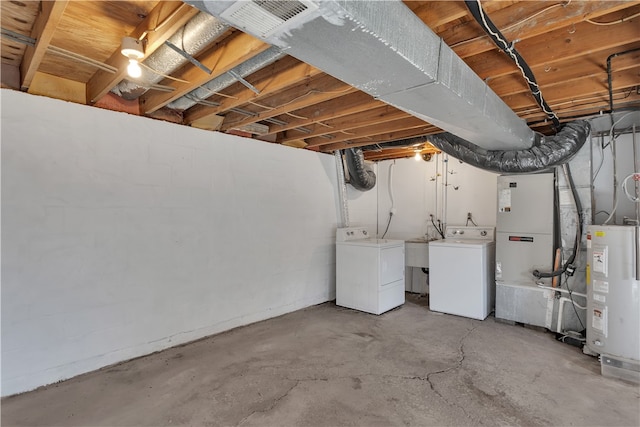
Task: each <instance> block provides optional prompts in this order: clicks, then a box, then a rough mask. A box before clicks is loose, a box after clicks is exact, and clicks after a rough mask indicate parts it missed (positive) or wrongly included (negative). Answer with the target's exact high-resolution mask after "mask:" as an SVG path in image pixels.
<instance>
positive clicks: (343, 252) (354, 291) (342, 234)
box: [336, 227, 404, 314]
mask: <svg viewBox="0 0 640 427" xmlns="http://www.w3.org/2000/svg"><path fill="white" fill-rule="evenodd" d="M336 304H337V305H339V306H342V307H348V308H353V309H355V310H360V311H365V312H367V313H372V314H381V313H384V312H385V311H389V310H391V309H392V308H395V307H398V306H400V305H402V304H404V241H403V240H389V239H376V238H372V237H371V235H370V234H369V231H368V230H367V229H366V228H365V227H349V228H338V230H337V232H336Z"/></svg>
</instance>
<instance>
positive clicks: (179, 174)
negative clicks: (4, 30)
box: [1, 89, 337, 396]
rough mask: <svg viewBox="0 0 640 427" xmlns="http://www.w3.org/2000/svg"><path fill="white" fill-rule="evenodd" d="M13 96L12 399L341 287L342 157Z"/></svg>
mask: <svg viewBox="0 0 640 427" xmlns="http://www.w3.org/2000/svg"><path fill="white" fill-rule="evenodd" d="M1 95H2V98H1V100H2V130H1V132H2V294H1V297H2V395H3V396H6V395H10V394H14V393H19V392H23V391H26V390H31V389H33V388H36V387H38V386H41V385H44V384H50V383H53V382H56V381H59V380H62V379H66V378H70V377H72V376H74V375H78V374H80V373H83V372H87V371H90V370H94V369H97V368H100V367H102V366H106V365H109V364H112V363H115V362H119V361H122V360H126V359H130V358H132V357H137V356H141V355H144V354H148V353H151V352H154V351H157V350H161V349H163V348H166V347H168V346H173V345H176V344H179V343H183V342H187V341H191V340H193V339H198V338H201V337H203V336H207V335H210V334H212V333H216V332H220V331H223V330H226V329H229V328H233V327H236V326H240V325H244V324H247V323H251V322H255V321H258V320H262V319H266V318H269V317H273V316H277V315H280V314H283V313H286V312H289V311H292V310H296V309H299V308H302V307H306V306H308V305H310V304H316V303H320V302H323V301H327V300H329V299H331V298H332V297H333V295H334V294H335V278H334V275H333V271H334V270H335V267H334V264H335V255H334V254H335V249H334V235H335V227H336V221H337V219H336V218H337V217H336V213H337V211H336V208H335V206H336V194H337V193H336V191H335V189H336V173H335V163H334V158H333V156H331V155H326V154H322V153H315V152H311V151H307V150H296V149H292V148H288V147H282V146H277V145H273V144H265V143H264V142H260V141H252V140H249V139H245V138H240V137H236V136H230V135H224V134H218V133H214V132H208V131H203V130H199V129H192V128H188V127H184V126H176V125H174V124H170V123H166V122H162V121H155V120H149V119H147V118H142V117H137V116H133V115H128V114H123V113H116V112H113V111H107V110H101V109H96V108H90V107H87V106H82V105H77V104H72V103H67V102H63V101H59V100H53V99H49V98H44V97H37V96H32V95H28V94H25V93H21V92H16V91H11V90H5V89H3V90H2V91H1ZM34 117H37V120H35V121H34V120H33V118H34Z"/></svg>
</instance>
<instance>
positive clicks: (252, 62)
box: [167, 47, 284, 111]
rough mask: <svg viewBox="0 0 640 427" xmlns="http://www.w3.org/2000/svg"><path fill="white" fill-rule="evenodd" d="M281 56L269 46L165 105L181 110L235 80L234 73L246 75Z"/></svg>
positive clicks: (282, 54) (277, 50) (277, 49)
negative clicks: (229, 70)
mask: <svg viewBox="0 0 640 427" xmlns="http://www.w3.org/2000/svg"><path fill="white" fill-rule="evenodd" d="M283 56H284V53H282V51H281V50H280V49H279V48H277V47H270V48H269V49H267V50H265V51H264V52H262V53H260V54H259V55H256V56H254V57H253V58H251V59H249V60H247V61H245V62H243V63H242V64H240V65H238V66H237V67H235V68H233V69H232V70H231V72H228V73H224V74H223V75H221V76H219V77H216V78H215V79H213V80H211V81H210V82H208V83H206V84H204V85H202V86H200V87H199V88H197V89H194V90H192V91H191V92H189V93H188V94H186V95H185V96H183V97H181V98H178V99H176V100H175V101H173V102H171V103H170V104H169V105H167V106H168V107H169V108H172V109H175V110H181V111H182V110H186V109H188V108H191V107H192V106H193V105H195V104H197V103H198V102H200V101H202V100H205V99H207V98H209V97H210V96H211V95H213V94H214V93H216V92H219V91H221V90H223V89H224V88H226V87H229V86H231V85H232V84H233V83H235V82H237V81H238V79H237V78H236V77H235V76H234V74H235V75H239V76H240V77H246V76H248V75H249V74H252V73H255V72H256V71H258V70H259V69H261V68H263V67H266V66H267V65H269V64H271V63H272V62H275V61H277V60H278V59H280V58H282V57H283Z"/></svg>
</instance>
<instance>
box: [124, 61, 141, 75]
mask: <svg viewBox="0 0 640 427" xmlns="http://www.w3.org/2000/svg"><path fill="white" fill-rule="evenodd" d="M127 73H128V74H129V77H133V78H134V79H137V78H138V77H140V76H141V75H142V68H140V64H138V60H137V59H129V65H128V66H127Z"/></svg>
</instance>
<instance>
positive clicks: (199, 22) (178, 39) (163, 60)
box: [112, 12, 229, 100]
mask: <svg viewBox="0 0 640 427" xmlns="http://www.w3.org/2000/svg"><path fill="white" fill-rule="evenodd" d="M228 28H229V26H228V25H227V24H225V23H224V22H222V21H220V20H219V19H217V18H215V17H213V16H211V15H210V14H208V13H205V12H200V13H198V14H197V15H196V16H194V17H193V18H192V19H191V20H190V21H189V22H187V23H186V24H185V25H184V26H183V27H182V28H181V29H179V30H178V31H176V33H175V34H174V35H173V36H171V38H170V39H169V40H168V41H169V42H170V43H172V44H173V45H175V46H177V47H179V48H180V49H182V50H183V51H185V52H186V53H188V54H189V55H191V56H194V55H197V54H198V53H200V52H201V51H202V50H204V49H205V48H206V47H207V46H209V45H210V44H211V43H212V42H214V41H215V40H216V39H217V38H218V37H220V36H221V35H222V34H223V33H224V32H225V31H226V30H227V29H228ZM186 62H187V59H186V58H185V57H184V56H182V55H180V54H179V53H177V52H176V51H174V50H173V49H171V48H170V47H169V46H167V45H164V44H163V45H162V46H161V47H159V48H158V49H157V50H156V51H155V52H153V53H152V54H151V55H150V56H149V57H148V58H147V59H145V60H144V62H143V64H144V65H146V66H147V67H149V68H151V69H152V70H154V71H156V73H154V72H151V71H149V70H148V69H147V68H146V67H142V76H141V77H140V79H139V81H140V82H145V83H148V84H155V83H158V82H159V81H161V80H162V79H164V77H163V76H162V74H164V75H169V74H171V73H172V72H174V71H175V70H177V69H178V68H180V67H181V66H182V65H184V64H185V63H186ZM147 90H149V89H148V88H147V87H145V86H141V85H140V84H138V83H136V82H134V81H130V80H123V81H122V82H120V83H119V84H118V85H117V86H116V87H115V88H113V89H112V92H113V93H115V94H116V95H120V96H122V97H123V98H124V99H128V100H132V99H137V98H139V97H140V96H142V94H144V93H145V92H146V91H147Z"/></svg>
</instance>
